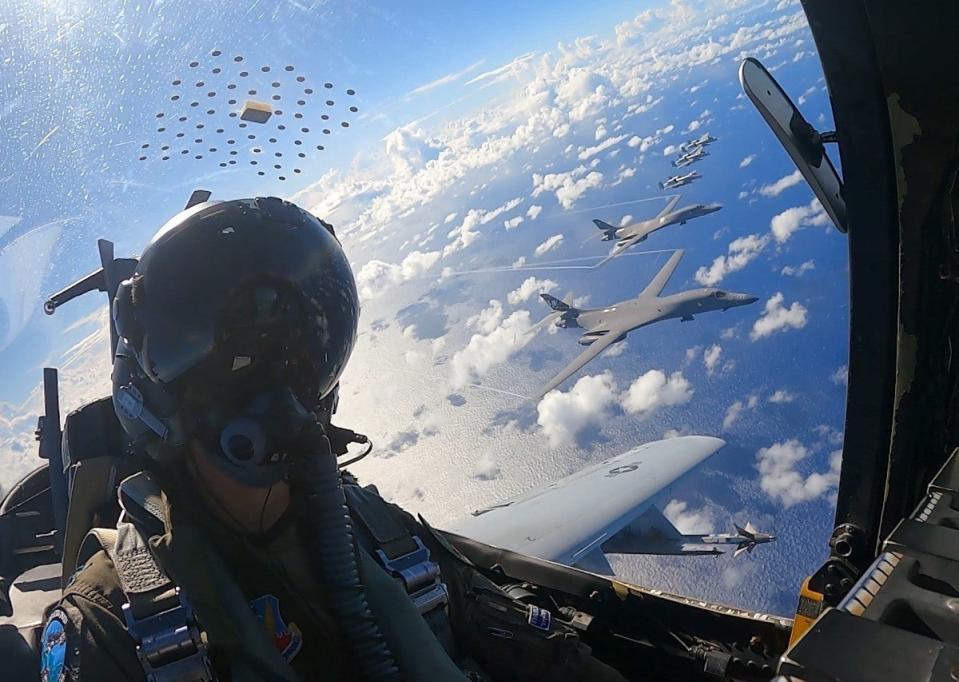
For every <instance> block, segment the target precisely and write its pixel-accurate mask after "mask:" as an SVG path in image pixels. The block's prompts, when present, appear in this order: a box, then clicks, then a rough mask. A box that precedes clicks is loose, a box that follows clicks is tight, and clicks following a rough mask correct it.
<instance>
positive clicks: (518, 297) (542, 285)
mask: <svg viewBox="0 0 959 682" xmlns="http://www.w3.org/2000/svg"><path fill="white" fill-rule="evenodd" d="M558 286H559V284H557V283H556V282H554V281H553V280H551V279H536V278H535V277H527V278H526V279H525V280H523V283H522V284H520V285H519V287H518V288H516V289H513V291H511V292H509V293H508V294H507V295H506V300H507V301H509V303H510V304H511V305H519V304H520V303H522V302H523V301H528V300H529V299H530V298H531V297H532V296H535V295H537V294H541V293H549V292H550V291H553V290H554V289H556V287H558Z"/></svg>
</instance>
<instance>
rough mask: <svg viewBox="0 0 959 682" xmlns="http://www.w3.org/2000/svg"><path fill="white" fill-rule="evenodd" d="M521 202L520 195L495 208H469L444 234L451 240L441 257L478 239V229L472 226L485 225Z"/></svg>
mask: <svg viewBox="0 0 959 682" xmlns="http://www.w3.org/2000/svg"><path fill="white" fill-rule="evenodd" d="M521 203H523V199H522V197H516V198H515V199H510V200H509V201H507V202H506V203H504V204H503V205H501V206H497V207H496V208H493V209H489V210H487V209H483V208H471V209H470V210H469V211H468V212H467V213H466V215H465V216H464V217H463V222H462V223H460V225H459V226H458V227H455V228H453V229H452V230H450V231H449V233H447V235H446V236H447V238H449V239H450V240H451V241H450V243H449V244H447V245H446V247H445V248H444V249H443V257H444V258H445V257H447V256H449V255H450V254H453V253H456V252H457V251H460V250H462V249H465V248H466V247H468V246H469V245H470V244H472V243H473V242H475V241H476V240H477V239H479V237H480V233H479V231H477V230H474V229H473V228H475V227H479V226H480V225H485V224H487V223H488V222H490V221H492V220H495V219H496V218H498V217H500V216H501V215H503V214H504V213H506V212H508V211H512V210H513V209H514V208H516V207H517V206H519V205H520V204H521Z"/></svg>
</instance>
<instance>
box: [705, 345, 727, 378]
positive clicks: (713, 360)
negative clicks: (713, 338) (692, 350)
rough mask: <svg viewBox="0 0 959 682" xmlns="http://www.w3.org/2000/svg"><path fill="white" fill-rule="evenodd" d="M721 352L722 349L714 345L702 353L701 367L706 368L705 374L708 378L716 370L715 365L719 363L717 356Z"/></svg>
mask: <svg viewBox="0 0 959 682" xmlns="http://www.w3.org/2000/svg"><path fill="white" fill-rule="evenodd" d="M722 352H723V347H722V346H720V345H719V344H718V343H714V344H713V345H711V346H710V347H709V348H707V349H706V350H704V351H703V365H704V366H705V367H706V373H707V374H708V375H709V376H712V375H713V372H714V371H715V370H716V365H717V363H718V362H719V356H720V355H722Z"/></svg>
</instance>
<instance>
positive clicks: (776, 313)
mask: <svg viewBox="0 0 959 682" xmlns="http://www.w3.org/2000/svg"><path fill="white" fill-rule="evenodd" d="M784 299H785V297H784V296H783V295H782V292H778V291H777V292H776V293H775V294H773V295H772V296H771V297H770V298H769V300H768V301H766V306H765V309H764V310H763V312H762V313H761V314H760V315H759V319H758V320H756V322H755V323H753V329H752V331H751V332H749V338H750V339H752V340H753V341H756V340H757V339H761V338H764V337H766V336H769V335H771V334H775V333H776V332H784V331H787V330H789V329H802V328H803V327H805V326H806V322H807V317H806V313H807V310H806V308H805V306H803V304H802V303H800V302H799V301H793V303H792V304H791V305H790V306H789V307H788V308H786V307H785V306H783V300H784Z"/></svg>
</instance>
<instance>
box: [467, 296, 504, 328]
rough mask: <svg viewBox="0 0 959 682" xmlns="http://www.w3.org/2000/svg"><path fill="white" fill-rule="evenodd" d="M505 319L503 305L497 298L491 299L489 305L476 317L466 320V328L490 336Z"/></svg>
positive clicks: (472, 316)
mask: <svg viewBox="0 0 959 682" xmlns="http://www.w3.org/2000/svg"><path fill="white" fill-rule="evenodd" d="M502 319H503V304H502V303H500V302H499V301H498V300H496V299H495V298H493V299H490V302H489V305H488V306H486V307H485V308H483V309H482V310H481V311H479V312H478V313H476V314H475V315H471V316H470V317H468V318H466V326H467V327H469V328H470V329H476V330H478V331H479V332H480V333H483V334H489V333H491V332H492V331H493V330H495V329H496V328H497V327H498V326H499V323H500V322H501V321H502Z"/></svg>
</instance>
